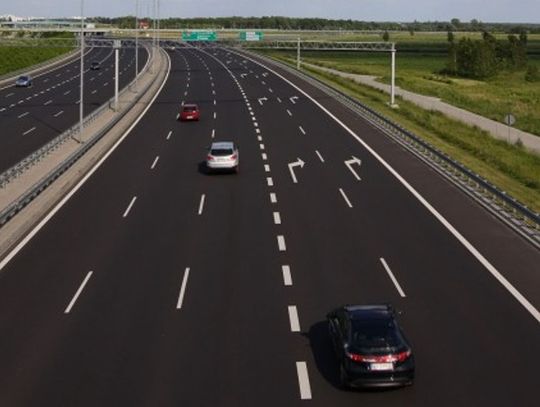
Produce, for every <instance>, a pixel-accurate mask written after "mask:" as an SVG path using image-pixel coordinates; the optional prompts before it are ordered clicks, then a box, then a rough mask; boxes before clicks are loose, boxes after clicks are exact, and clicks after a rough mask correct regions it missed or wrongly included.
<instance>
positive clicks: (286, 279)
mask: <svg viewBox="0 0 540 407" xmlns="http://www.w3.org/2000/svg"><path fill="white" fill-rule="evenodd" d="M281 271H282V273H283V284H284V285H285V286H287V287H290V286H292V285H293V282H292V275H291V267H290V266H288V265H284V266H281Z"/></svg>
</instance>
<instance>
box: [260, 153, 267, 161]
mask: <svg viewBox="0 0 540 407" xmlns="http://www.w3.org/2000/svg"><path fill="white" fill-rule="evenodd" d="M261 157H262V159H263V160H264V161H266V160H268V156H267V155H266V153H262V154H261Z"/></svg>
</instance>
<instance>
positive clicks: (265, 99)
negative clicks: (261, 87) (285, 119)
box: [257, 96, 268, 106]
mask: <svg viewBox="0 0 540 407" xmlns="http://www.w3.org/2000/svg"><path fill="white" fill-rule="evenodd" d="M257 100H258V101H259V104H260V105H261V106H262V105H263V102H266V101H267V100H268V98H267V97H266V96H265V97H263V98H259V99H257Z"/></svg>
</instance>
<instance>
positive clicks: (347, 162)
mask: <svg viewBox="0 0 540 407" xmlns="http://www.w3.org/2000/svg"><path fill="white" fill-rule="evenodd" d="M353 164H358V166H359V167H360V166H361V165H362V160H360V159H359V158H356V157H355V156H354V155H353V156H352V159H351V160H346V161H345V165H346V166H347V168H348V169H349V170H350V171H351V172H352V173H353V175H354V177H355V178H356V179H357V180H358V181H361V180H362V178H360V177H359V176H358V174H357V173H356V171H354V170H353V168H352V165H353Z"/></svg>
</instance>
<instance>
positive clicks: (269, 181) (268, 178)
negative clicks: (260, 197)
mask: <svg viewBox="0 0 540 407" xmlns="http://www.w3.org/2000/svg"><path fill="white" fill-rule="evenodd" d="M266 184H267V185H268V186H269V187H273V186H274V180H273V179H272V177H267V178H266Z"/></svg>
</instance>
